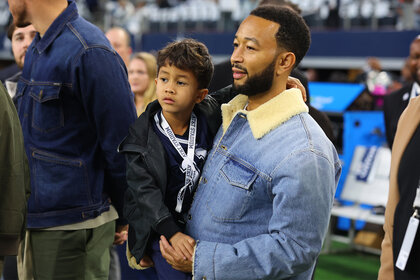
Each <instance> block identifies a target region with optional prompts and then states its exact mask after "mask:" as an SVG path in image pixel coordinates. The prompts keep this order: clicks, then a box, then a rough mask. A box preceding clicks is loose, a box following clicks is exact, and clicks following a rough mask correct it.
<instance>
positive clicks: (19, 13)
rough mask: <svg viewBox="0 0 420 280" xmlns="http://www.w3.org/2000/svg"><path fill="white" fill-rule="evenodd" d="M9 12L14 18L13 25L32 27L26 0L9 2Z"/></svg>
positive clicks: (10, 0)
mask: <svg viewBox="0 0 420 280" xmlns="http://www.w3.org/2000/svg"><path fill="white" fill-rule="evenodd" d="M8 2H9V10H10V13H11V14H12V16H13V23H14V24H15V25H16V26H17V27H25V26H28V25H30V24H31V23H30V21H29V19H28V8H27V5H26V2H25V0H8Z"/></svg>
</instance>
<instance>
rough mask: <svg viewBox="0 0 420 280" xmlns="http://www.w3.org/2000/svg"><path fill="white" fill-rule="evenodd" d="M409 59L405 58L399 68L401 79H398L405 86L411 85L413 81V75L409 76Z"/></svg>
mask: <svg viewBox="0 0 420 280" xmlns="http://www.w3.org/2000/svg"><path fill="white" fill-rule="evenodd" d="M410 62H411V61H410V58H409V57H407V59H406V60H405V61H404V65H403V67H402V68H401V77H400V82H401V83H402V84H403V85H405V84H409V83H412V82H413V81H414V80H413V75H412V74H411V71H410Z"/></svg>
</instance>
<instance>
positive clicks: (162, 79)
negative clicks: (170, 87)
mask: <svg viewBox="0 0 420 280" xmlns="http://www.w3.org/2000/svg"><path fill="white" fill-rule="evenodd" d="M160 80H161V81H162V82H164V83H166V82H167V81H168V79H166V78H160Z"/></svg>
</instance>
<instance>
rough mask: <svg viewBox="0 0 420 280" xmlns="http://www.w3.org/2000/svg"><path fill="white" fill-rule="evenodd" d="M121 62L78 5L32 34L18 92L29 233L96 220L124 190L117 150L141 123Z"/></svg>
mask: <svg viewBox="0 0 420 280" xmlns="http://www.w3.org/2000/svg"><path fill="white" fill-rule="evenodd" d="M130 92H131V90H130V86H129V84H128V81H127V71H126V69H125V66H124V64H123V62H122V60H121V58H120V57H119V56H118V55H117V54H116V53H115V51H114V50H113V49H112V47H111V46H110V44H109V43H108V40H107V39H106V38H105V36H104V35H103V32H102V31H101V30H99V29H98V28H97V27H95V26H94V25H92V24H90V23H88V22H87V21H85V20H84V19H83V18H81V17H80V16H79V15H78V12H77V8H76V4H75V3H74V2H72V1H70V2H69V6H68V7H67V8H66V9H65V10H64V11H63V12H62V13H61V14H60V15H59V17H57V18H56V19H55V21H54V22H53V23H52V25H51V26H50V27H49V28H48V30H47V31H46V33H45V34H44V36H43V37H42V38H40V36H39V34H38V35H37V36H36V37H35V39H34V41H33V42H32V44H31V46H30V47H29V49H28V52H27V54H26V57H25V65H24V69H23V73H22V77H21V78H20V80H19V83H18V88H17V96H16V98H17V108H18V112H19V118H20V120H21V123H22V130H23V135H24V141H25V149H26V153H27V155H28V160H29V166H30V171H31V190H32V195H31V197H30V200H29V203H28V228H42V227H52V226H58V225H66V224H71V223H76V222H81V221H84V220H87V219H91V218H95V217H96V216H98V215H99V214H101V213H102V212H104V211H106V210H107V209H109V204H110V200H112V203H113V205H115V206H116V208H117V210H118V212H119V213H120V217H122V215H121V214H122V202H123V195H124V191H125V189H126V187H127V185H126V181H125V160H124V157H123V156H122V155H120V154H118V153H117V146H118V144H119V143H120V142H121V141H122V139H123V138H124V136H125V135H126V134H127V133H128V127H129V125H130V124H131V123H133V122H134V120H135V118H136V111H135V107H134V102H133V100H132V97H131V94H130Z"/></svg>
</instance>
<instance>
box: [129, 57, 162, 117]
mask: <svg viewBox="0 0 420 280" xmlns="http://www.w3.org/2000/svg"><path fill="white" fill-rule="evenodd" d="M155 78H156V58H155V57H154V55H152V54H150V53H146V52H140V53H136V54H134V56H133V58H132V59H131V61H130V64H129V65H128V81H129V83H130V86H131V90H132V92H133V93H134V102H135V104H136V110H137V116H140V114H141V113H143V112H144V110H145V109H146V107H147V105H148V104H149V103H150V102H152V101H153V100H155V99H156V83H155Z"/></svg>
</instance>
